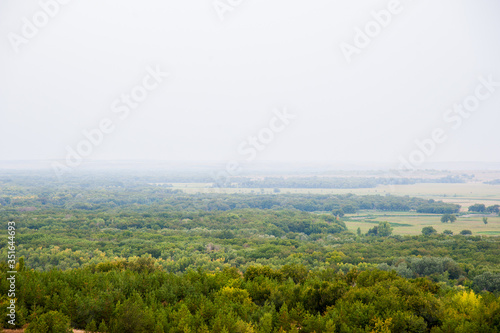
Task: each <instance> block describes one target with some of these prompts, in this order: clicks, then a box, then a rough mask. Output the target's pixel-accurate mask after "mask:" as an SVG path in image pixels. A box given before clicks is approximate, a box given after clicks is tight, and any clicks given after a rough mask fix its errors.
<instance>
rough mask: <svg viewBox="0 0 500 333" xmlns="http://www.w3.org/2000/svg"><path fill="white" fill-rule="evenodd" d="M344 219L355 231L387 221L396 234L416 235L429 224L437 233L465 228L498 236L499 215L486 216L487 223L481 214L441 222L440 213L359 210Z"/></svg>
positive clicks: (454, 231)
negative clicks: (452, 221) (450, 221)
mask: <svg viewBox="0 0 500 333" xmlns="http://www.w3.org/2000/svg"><path fill="white" fill-rule="evenodd" d="M346 217H348V220H347V221H345V223H346V226H347V228H348V229H349V230H350V231H352V232H356V230H357V229H358V228H361V232H363V233H366V232H368V229H370V228H373V226H375V225H377V224H378V222H389V223H390V224H391V226H392V227H393V228H394V230H393V233H394V234H396V235H418V234H420V233H421V231H422V228H423V227H428V226H431V227H433V228H434V229H436V230H437V231H438V232H439V233H442V232H443V231H444V230H451V231H453V233H454V234H458V233H460V231H462V230H464V229H467V230H470V231H472V234H473V235H485V236H486V235H489V236H497V235H498V236H500V217H498V216H494V217H488V224H487V225H485V224H484V223H483V218H482V216H468V215H466V216H458V219H457V221H456V222H454V223H441V215H435V214H417V213H414V212H409V213H392V212H391V213H383V212H373V211H361V212H360V213H359V214H353V215H348V216H346Z"/></svg>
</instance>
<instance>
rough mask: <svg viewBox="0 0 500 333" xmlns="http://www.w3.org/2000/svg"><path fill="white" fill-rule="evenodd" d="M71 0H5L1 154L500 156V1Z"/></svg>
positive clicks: (348, 158)
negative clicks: (458, 107)
mask: <svg viewBox="0 0 500 333" xmlns="http://www.w3.org/2000/svg"><path fill="white" fill-rule="evenodd" d="M60 1H61V2H62V3H63V4H61V3H59V2H55V0H42V1H40V2H39V1H31V0H24V1H18V0H2V1H1V2H0V36H1V38H0V50H1V52H0V116H1V121H0V160H25V159H29V160H36V159H43V160H46V159H51V160H52V159H58V160H62V159H64V158H65V157H66V156H67V154H68V151H70V150H74V151H77V150H78V149H79V148H80V149H81V150H82V149H83V150H82V151H85V149H89V146H88V142H87V143H82V142H83V141H85V140H87V139H85V136H84V135H83V134H82V131H84V130H91V129H94V128H97V127H99V125H100V124H102V122H104V125H102V126H104V127H103V128H105V129H106V130H107V131H108V133H107V134H106V133H103V137H102V138H100V136H99V135H98V134H95V133H94V134H95V136H94V137H93V140H94V141H95V142H94V143H90V145H91V147H90V149H91V152H90V153H89V154H87V153H85V154H87V156H83V158H84V159H90V160H103V159H105V160H106V159H112V160H114V159H127V160H132V159H154V160H177V161H178V160H218V161H226V160H230V159H234V160H242V161H243V160H255V161H265V160H278V161H343V162H361V161H374V162H384V163H398V161H399V158H400V157H401V156H403V157H405V158H408V157H409V156H410V154H411V153H412V152H414V151H415V150H416V149H421V150H422V149H423V150H425V149H426V148H425V147H427V149H429V153H428V154H427V155H428V156H427V155H426V157H425V159H426V161H428V162H436V161H490V162H500V154H498V147H499V143H500V130H499V123H500V84H497V86H495V84H494V83H493V84H492V83H490V84H489V85H488V84H487V85H484V80H486V81H488V80H492V81H494V82H500V20H498V15H499V14H500V2H499V1H497V0H469V1H457V0H443V1H430V0H428V1H409V0H406V1H404V0H403V1H401V2H400V3H399V5H397V3H394V2H391V1H373V0H370V1H347V0H345V1H332V0H312V1H297V0H273V1H269V0H242V1H240V2H238V1H236V0H232V1H231V0H218V2H214V1H212V0H203V1H201V0H190V1H172V0H162V1H160V0H149V1H130V0H108V1H97V0H85V1H78V0H72V1H67V0H65V1H62V0H60ZM65 2H68V3H65ZM41 4H46V5H44V6H45V7H46V9H45V10H46V11H47V12H49V14H51V15H48V14H45V12H43V9H42V7H41ZM54 4H56V5H57V6H55V5H54ZM215 5H217V6H218V7H217V8H218V10H217V9H216V8H215ZM387 8H389V9H391V10H392V13H391V12H390V11H388V10H387ZM382 10H384V11H382ZM373 11H374V12H376V13H379V14H378V16H379V18H378V19H379V20H380V22H382V23H376V22H377V21H376V20H375V16H377V15H374V14H372V12H373ZM381 11H382V12H381ZM387 13H389V14H390V18H388V16H387V15H386V14H387ZM221 17H222V18H223V20H222V19H221ZM389 20H390V22H389ZM37 25H38V26H39V27H37ZM33 28H34V29H33ZM357 29H361V30H365V29H368V31H369V33H370V34H371V35H372V37H370V36H367V35H366V32H365V33H363V34H364V35H361V34H359V30H357ZM370 29H372V30H370ZM365 31H366V30H365ZM357 34H358V36H357ZM360 36H361V37H360ZM356 37H357V38H358V40H357V41H355V38H356ZM367 38H368V39H369V40H368V42H367ZM363 43H364V44H367V45H364V44H363ZM342 48H343V49H344V52H345V50H349V51H350V52H353V53H352V54H351V55H352V56H351V57H350V60H351V61H350V62H349V61H348V59H347V58H346V56H345V54H344V52H343V51H342ZM16 49H17V52H16ZM353 50H355V51H353ZM158 70H159V71H160V72H168V73H169V74H170V75H169V76H168V77H163V74H155V75H154V76H156V79H155V78H154V76H152V75H151V74H150V72H154V71H158ZM480 77H483V81H481V80H480V79H479V78H480ZM143 82H145V83H143ZM482 82H483V83H482ZM144 84H145V86H147V87H148V89H149V90H145V88H144ZM480 85H481V86H480ZM478 86H480V87H478ZM133 93H135V96H136V97H131V98H132V100H131V101H130V102H129V103H131V104H129V105H130V106H127V104H126V102H123V101H122V100H121V98H122V97H123V96H125V95H130V94H133ZM144 93H146V94H147V96H146V95H144ZM477 94H479V95H477ZM478 96H479V97H480V98H479V97H478ZM124 98H127V97H126V96H125V97H124ZM133 98H137V101H138V103H135V102H134V100H133ZM464 101H466V103H469V104H468V107H469V108H471V109H474V111H471V112H468V111H467V112H466V111H463V113H462V114H459V113H455V112H454V111H453V110H451V111H447V110H449V109H450V108H452V107H453V105H454V104H455V103H464ZM476 102H479V104H478V105H475V103H476ZM276 108H278V109H279V110H283V109H284V108H286V109H287V110H288V113H289V114H291V115H293V116H294V117H295V118H293V119H291V117H292V116H290V118H289V119H285V120H282V119H280V118H276V117H277V116H276V113H275V112H273V110H274V109H276ZM129 111H130V112H129ZM280 112H283V111H280ZM125 115H127V116H125ZM282 117H283V116H282ZM444 117H447V118H446V119H445V118H444ZM457 117H458V118H459V119H458V118H457ZM435 129H441V130H438V131H439V133H438V134H439V135H438V137H440V138H441V139H442V138H443V137H446V140H442V141H444V142H442V141H441V142H438V143H436V144H435V148H432V147H431V145H430V144H429V145H428V146H423V147H424V148H418V146H417V145H416V143H415V140H427V139H429V138H432V133H433V131H435ZM259 135H260V137H259ZM252 136H255V137H256V139H255V140H257V142H255V140H254V141H252V139H249V137H252ZM78 147H79V148H78ZM431 148H432V149H431Z"/></svg>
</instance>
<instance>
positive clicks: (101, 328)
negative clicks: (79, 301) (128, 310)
mask: <svg viewBox="0 0 500 333" xmlns="http://www.w3.org/2000/svg"><path fill="white" fill-rule="evenodd" d="M97 330H98V331H99V333H107V332H108V326H106V322H104V319H103V320H102V321H101V323H100V324H99V328H98V329H97Z"/></svg>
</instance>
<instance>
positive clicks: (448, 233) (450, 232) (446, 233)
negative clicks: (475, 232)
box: [443, 230, 453, 236]
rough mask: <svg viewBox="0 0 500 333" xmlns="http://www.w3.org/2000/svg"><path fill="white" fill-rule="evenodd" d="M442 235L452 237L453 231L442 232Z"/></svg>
mask: <svg viewBox="0 0 500 333" xmlns="http://www.w3.org/2000/svg"><path fill="white" fill-rule="evenodd" d="M443 235H448V236H452V235H453V231H451V230H445V231H443Z"/></svg>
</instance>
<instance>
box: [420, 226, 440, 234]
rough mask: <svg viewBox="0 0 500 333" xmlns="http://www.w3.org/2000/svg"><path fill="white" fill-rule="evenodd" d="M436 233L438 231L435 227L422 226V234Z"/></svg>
mask: <svg viewBox="0 0 500 333" xmlns="http://www.w3.org/2000/svg"><path fill="white" fill-rule="evenodd" d="M435 234H437V231H436V229H434V228H433V227H424V228H422V235H424V236H430V235H435Z"/></svg>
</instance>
